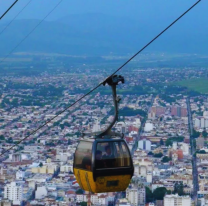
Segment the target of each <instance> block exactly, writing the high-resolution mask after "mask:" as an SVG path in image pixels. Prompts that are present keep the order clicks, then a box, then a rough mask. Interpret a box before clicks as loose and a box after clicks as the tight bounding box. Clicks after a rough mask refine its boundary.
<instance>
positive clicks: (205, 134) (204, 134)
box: [202, 130, 207, 138]
mask: <svg viewBox="0 0 208 206" xmlns="http://www.w3.org/2000/svg"><path fill="white" fill-rule="evenodd" d="M202 136H203V137H205V138H206V137H207V132H206V130H204V131H203V132H202Z"/></svg>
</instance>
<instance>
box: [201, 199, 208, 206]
mask: <svg viewBox="0 0 208 206" xmlns="http://www.w3.org/2000/svg"><path fill="white" fill-rule="evenodd" d="M201 206H208V200H207V199H205V198H201Z"/></svg>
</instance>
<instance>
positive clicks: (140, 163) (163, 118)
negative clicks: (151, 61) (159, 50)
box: [0, 66, 208, 206]
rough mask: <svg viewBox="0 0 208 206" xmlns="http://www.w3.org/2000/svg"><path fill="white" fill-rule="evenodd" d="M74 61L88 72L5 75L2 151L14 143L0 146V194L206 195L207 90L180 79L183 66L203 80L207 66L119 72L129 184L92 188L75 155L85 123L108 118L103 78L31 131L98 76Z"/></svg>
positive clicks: (23, 197)
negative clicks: (82, 180)
mask: <svg viewBox="0 0 208 206" xmlns="http://www.w3.org/2000/svg"><path fill="white" fill-rule="evenodd" d="M80 69H81V70H82V73H88V74H86V75H80V74H76V72H74V73H67V72H63V73H62V72H59V73H56V74H55V73H54V74H49V73H48V72H43V73H41V74H40V75H39V76H38V77H33V76H30V75H29V76H25V75H22V76H21V75H18V76H12V75H10V74H8V75H7V76H3V77H2V78H1V110H0V111H1V120H0V141H1V147H0V151H1V153H4V152H5V151H6V150H8V149H9V148H10V147H11V146H14V147H13V148H12V149H10V150H9V151H8V152H6V153H5V154H4V155H1V169H0V186H1V187H0V189H1V190H0V191H1V193H0V196H1V202H2V204H4V205H11V204H13V205H77V204H80V205H87V204H89V202H90V204H94V205H141V206H142V205H151V206H153V205H165V206H166V205H169V204H170V203H171V201H178V204H179V202H181V204H182V205H196V204H197V203H198V204H201V205H203V204H204V205H206V204H207V203H206V202H208V190H207V189H206V188H207V183H206V179H207V177H206V175H207V174H208V173H207V169H208V167H207V166H206V165H207V157H208V148H207V141H206V138H207V132H208V131H207V130H206V129H208V98H207V95H202V94H199V93H198V92H194V91H192V90H191V89H190V90H189V89H187V87H184V86H180V84H179V83H178V82H179V80H180V78H179V77H180V76H181V77H183V80H182V78H181V81H188V80H189V78H188V75H189V74H191V75H192V76H195V78H196V79H197V78H198V79H202V80H203V78H204V76H206V75H207V74H208V70H207V69H204V68H202V69H200V68H198V69H197V70H196V69H195V68H184V69H182V70H179V69H177V68H175V69H171V70H170V69H168V68H167V69H165V68H163V69H161V68H153V69H151V68H149V69H147V71H144V70H142V69H137V70H136V69H133V70H130V71H125V72H123V73H122V75H124V76H125V77H126V82H125V84H123V85H119V86H118V95H119V96H120V97H121V99H122V100H121V102H120V103H119V121H118V122H117V123H116V125H115V127H114V130H115V131H118V132H122V133H124V135H125V140H126V142H127V144H128V146H129V149H130V151H131V153H132V157H133V163H134V175H133V178H132V180H131V183H130V185H129V187H128V189H127V190H126V191H125V192H122V193H121V192H118V193H116V192H114V193H112V192H111V193H101V194H90V197H89V194H88V193H87V192H84V191H83V190H82V189H81V188H80V187H79V184H78V182H77V181H76V178H75V176H74V174H73V157H74V152H75V149H76V146H77V144H78V142H79V140H80V138H82V133H83V132H86V131H92V132H96V131H98V130H100V129H104V128H106V126H107V125H108V124H109V122H110V121H111V119H112V117H113V104H112V95H111V92H110V90H109V88H107V87H101V88H100V89H99V90H98V91H96V92H94V93H93V94H92V95H89V96H87V97H85V98H84V99H83V100H82V101H81V103H78V104H76V105H74V106H73V107H70V109H69V110H67V111H65V112H63V113H62V114H61V115H59V116H58V117H57V118H55V119H54V120H53V121H52V122H50V123H48V124H47V125H46V126H45V127H42V128H41V129H39V130H38V131H37V132H36V133H35V134H32V135H30V133H32V131H33V130H35V129H37V128H38V127H40V126H41V125H42V124H44V123H45V122H46V121H49V120H50V119H51V118H53V117H55V116H56V115H57V114H58V113H59V112H61V111H63V110H64V109H65V108H66V107H67V106H68V105H70V104H72V103H73V102H74V101H76V100H77V99H79V98H80V97H81V96H82V95H83V94H84V92H85V91H86V90H87V89H88V88H89V89H90V88H92V87H93V86H94V85H95V84H96V83H97V82H99V81H100V79H104V73H102V72H100V73H99V74H94V73H93V72H94V69H93V72H91V70H90V68H88V67H87V68H86V66H83V67H82V68H80ZM151 73H152V74H151ZM150 74H151V75H150ZM175 76H176V77H177V78H174V77H175ZM186 76H187V77H186ZM151 77H152V78H151ZM184 77H185V79H186V80H184ZM74 79H76V81H74ZM176 88H177V89H176ZM137 89H138V90H137ZM134 91H135V94H134ZM46 96H47V98H45V97H46ZM26 136H28V138H27V139H25V140H24V141H22V142H20V143H18V142H19V141H20V140H21V139H23V138H25V137H26ZM17 143H18V144H17ZM16 144H17V145H16ZM15 145H16V146H15Z"/></svg>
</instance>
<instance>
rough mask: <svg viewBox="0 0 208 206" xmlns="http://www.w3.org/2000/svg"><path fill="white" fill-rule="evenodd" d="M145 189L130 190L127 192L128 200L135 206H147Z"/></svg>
mask: <svg viewBox="0 0 208 206" xmlns="http://www.w3.org/2000/svg"><path fill="white" fill-rule="evenodd" d="M145 196H146V194H145V188H144V187H141V188H131V189H130V188H128V189H127V190H126V198H127V199H128V201H129V202H130V203H131V204H132V205H134V206H137V205H139V206H145Z"/></svg>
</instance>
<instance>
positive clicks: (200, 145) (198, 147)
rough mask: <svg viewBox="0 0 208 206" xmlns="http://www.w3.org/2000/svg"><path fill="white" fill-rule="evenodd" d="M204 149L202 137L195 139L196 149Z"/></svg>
mask: <svg viewBox="0 0 208 206" xmlns="http://www.w3.org/2000/svg"><path fill="white" fill-rule="evenodd" d="M203 147H204V137H202V136H200V137H198V138H197V139H196V148H197V149H201V148H203Z"/></svg>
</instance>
